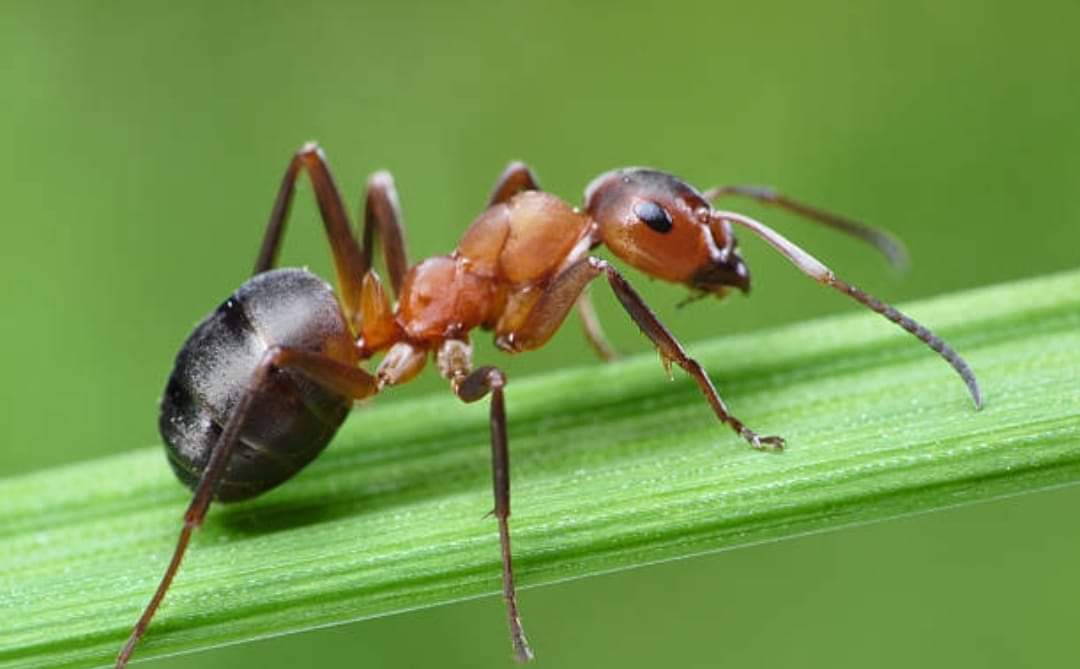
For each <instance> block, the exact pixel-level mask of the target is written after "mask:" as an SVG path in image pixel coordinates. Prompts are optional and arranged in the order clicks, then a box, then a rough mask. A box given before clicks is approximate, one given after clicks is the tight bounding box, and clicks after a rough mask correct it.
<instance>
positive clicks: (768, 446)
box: [742, 428, 786, 453]
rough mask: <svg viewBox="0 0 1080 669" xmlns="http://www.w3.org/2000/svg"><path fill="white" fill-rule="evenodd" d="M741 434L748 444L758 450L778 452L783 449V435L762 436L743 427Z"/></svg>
mask: <svg viewBox="0 0 1080 669" xmlns="http://www.w3.org/2000/svg"><path fill="white" fill-rule="evenodd" d="M742 436H743V437H744V438H745V439H746V440H747V441H749V442H750V445H751V446H753V447H754V448H756V449H757V450H759V451H768V452H770V453H780V452H782V451H783V450H784V444H785V443H786V442H785V441H784V438H783V437H776V436H772V437H762V436H759V435H758V434H757V433H756V432H752V431H750V430H748V429H745V428H744V429H743V432H742Z"/></svg>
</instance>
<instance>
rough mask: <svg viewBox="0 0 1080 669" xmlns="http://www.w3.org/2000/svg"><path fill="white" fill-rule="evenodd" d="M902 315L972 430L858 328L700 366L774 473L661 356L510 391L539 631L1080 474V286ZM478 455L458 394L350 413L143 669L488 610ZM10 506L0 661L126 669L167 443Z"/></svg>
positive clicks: (243, 521) (176, 598) (922, 377)
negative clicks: (762, 550) (965, 377)
mask: <svg viewBox="0 0 1080 669" xmlns="http://www.w3.org/2000/svg"><path fill="white" fill-rule="evenodd" d="M907 310H908V311H909V313H911V315H912V316H914V317H915V318H917V319H919V320H921V321H922V322H924V323H926V324H928V325H930V326H931V327H933V328H934V329H935V330H937V331H938V332H939V333H940V334H941V335H942V336H944V337H945V338H946V339H947V340H948V341H949V342H950V343H952V344H953V345H954V347H955V348H956V349H957V350H958V351H960V352H961V354H963V355H964V356H965V357H966V358H967V359H968V360H969V362H970V363H971V364H972V367H973V368H974V369H975V371H976V373H977V374H978V376H979V379H980V381H981V382H982V384H983V390H984V392H985V395H986V398H987V400H986V408H985V409H984V410H983V411H982V412H975V411H974V410H973V409H972V407H971V401H970V399H969V398H968V396H967V394H966V391H965V390H964V387H963V385H962V384H961V383H960V381H959V380H958V379H957V378H956V377H955V375H954V374H953V373H952V372H951V370H949V368H948V366H947V365H945V364H944V363H943V362H942V361H941V360H940V359H938V358H937V357H936V356H934V355H932V354H930V353H929V352H927V351H926V350H925V348H923V347H922V346H920V345H919V344H918V343H917V342H915V341H914V340H913V339H911V338H910V337H909V336H907V335H905V334H903V333H901V332H899V331H898V330H897V329H896V328H895V327H893V326H891V325H890V324H888V323H886V322H885V321H883V320H882V319H881V318H879V317H877V316H875V315H873V314H865V313H855V314H850V315H844V316H841V317H834V318H827V319H822V320H817V321H813V322H809V323H803V324H798V325H794V326H790V327H785V328H781V329H777V330H771V331H768V332H763V333H756V334H750V335H743V336H737V337H729V338H724V339H718V340H714V341H711V342H705V343H699V344H697V345H695V346H691V347H690V348H691V351H692V353H693V354H694V355H696V356H697V357H698V358H699V359H700V360H701V362H702V363H703V364H704V365H705V366H706V368H707V369H709V370H710V371H711V373H712V376H713V379H714V380H715V381H716V383H717V386H718V387H719V388H720V390H721V393H722V394H723V395H724V396H725V398H726V399H727V401H728V403H729V404H730V405H731V407H732V409H733V410H734V411H735V413H736V414H737V415H739V416H740V417H741V418H743V419H744V420H745V421H746V422H747V423H748V424H749V425H751V426H752V427H754V428H755V429H758V430H759V431H762V432H763V433H766V434H772V433H778V434H782V435H783V436H785V437H787V439H788V450H787V451H786V452H785V453H783V454H780V455H769V454H763V453H758V452H754V451H752V450H750V449H749V448H747V447H746V445H745V444H744V443H743V442H742V441H741V440H739V439H738V438H737V437H736V436H735V435H733V434H732V433H731V432H730V431H729V430H728V429H727V428H725V427H723V426H721V425H720V424H718V423H717V422H716V420H715V418H714V417H713V415H712V414H711V413H710V411H709V409H708V407H707V406H706V404H705V403H704V402H703V401H702V399H701V397H700V395H699V394H698V392H697V390H696V387H695V386H694V385H693V384H692V383H691V382H690V381H689V380H688V379H686V378H685V377H684V376H682V375H681V374H679V373H678V372H676V382H675V383H667V382H666V381H665V380H664V378H663V373H662V371H661V370H660V367H659V364H658V362H657V360H656V358H655V356H652V355H649V356H641V357H637V358H633V359H631V360H628V361H625V362H622V363H619V364H615V365H609V366H601V365H599V364H598V365H595V366H589V367H586V368H580V369H573V370H568V371H560V372H556V373H552V374H547V375H544V376H540V377H535V378H530V379H520V380H518V379H511V382H510V384H509V386H508V389H507V402H508V412H509V416H510V439H511V452H512V458H513V462H512V466H513V477H512V480H513V494H514V497H513V510H514V515H513V518H512V520H511V525H512V529H513V532H514V549H515V553H516V567H517V571H518V579H519V584H520V585H521V586H522V588H523V592H522V593H521V604H522V607H523V612H524V616H525V622H526V624H527V623H528V600H529V593H528V588H529V587H532V586H536V585H541V584H544V583H551V582H554V581H559V580H563V579H570V578H580V577H583V576H587V575H590V574H596V573H600V572H605V571H611V570H617V569H625V568H628V567H633V566H637V565H643V564H647V563H652V562H658V561H663V560H670V559H674V558H678V557H685V556H689V555H695V554H700V553H705V552H710V551H717V550H722V549H726V548H732V547H735V546H741V545H747V544H752V543H757V542H763V541H770V540H774V539H779V538H783V537H790V536H795V535H800V534H805V533H808V532H816V531H821V530H826V529H834V528H838V527H843V526H846V525H852V524H855V523H864V522H869V521H875V520H881V519H885V518H890V517H895V516H900V515H904V514H910V513H916V512H923V511H929V510H932V509H940V508H944V507H949V506H954V505H958V504H964V503H969V502H975V501H979V500H986V499H991V498H995V497H1000V496H1004V495H1011V494H1016V493H1021V492H1029V491H1033V490H1039V489H1043V488H1048V487H1052V486H1060V485H1065V484H1069V483H1074V482H1076V481H1078V480H1080V381H1078V372H1080V272H1072V273H1069V274H1064V275H1057V276H1051V277H1045V278H1039V279H1035V280H1030V281H1025V282H1019V283H1015V284H1011V285H1005V286H998V287H993V288H988V289H982V290H976V291H971V292H967V293H963V294H959V295H954V296H947V297H944V298H939V299H934V300H929V301H924V302H920V303H916V304H912V305H908V306H907ZM481 405H485V406H481ZM488 443H489V442H488V425H487V407H486V403H478V405H470V406H462V405H459V404H458V403H457V402H456V400H454V399H453V398H452V397H451V396H449V393H448V394H447V395H439V396H433V397H429V398H423V399H420V400H416V401H407V402H398V403H394V402H386V403H384V402H379V403H375V404H373V405H372V406H370V407H367V408H364V409H362V410H359V411H357V412H355V415H353V416H352V417H351V418H350V419H349V420H348V421H347V423H346V425H345V426H344V427H343V428H342V430H341V432H340V434H339V436H338V437H337V438H336V440H335V442H334V443H333V444H332V446H331V447H330V448H329V449H328V451H327V452H326V453H325V454H324V455H323V456H322V457H321V458H320V459H319V460H317V461H316V462H315V463H314V464H312V465H311V466H310V467H309V468H308V469H307V470H305V471H304V472H303V473H302V474H301V475H299V476H298V477H297V478H296V479H295V480H293V481H291V482H289V483H288V484H287V485H285V486H283V487H282V488H280V489H279V490H275V491H273V492H272V493H270V494H267V495H265V496H264V497H263V498H260V499H257V500H254V501H251V502H248V503H244V504H239V505H234V506H225V505H216V506H215V507H213V508H212V509H211V512H210V516H209V518H208V521H207V523H206V526H205V527H204V528H203V529H202V530H201V531H200V532H198V533H197V534H196V536H195V539H194V541H193V545H192V548H191V550H190V552H189V554H188V558H187V560H186V561H185V564H184V566H183V568H182V569H181V571H180V575H179V576H178V578H177V579H176V582H175V584H174V586H173V589H172V591H171V592H170V593H169V596H168V597H167V599H166V601H165V604H164V606H163V607H162V609H161V611H160V612H159V614H158V616H157V618H156V619H155V620H154V622H153V624H152V625H151V627H150V631H149V634H148V635H147V637H146V638H145V640H144V642H143V643H142V645H141V646H140V647H139V649H138V651H137V654H136V657H137V658H147V657H152V656H159V655H164V654H170V653H179V652H186V651H192V650H197V649H201V648H208V647H211V646H215V645H220V644H225V643H235V642H240V641H244V640H249V639H254V638H258V637H264V636H269V635H275V634H281V633H286V632H296V631H300V630H304V629H310V628H313V627H317V626H322V625H328V624H336V623H343V622H346V621H351V620H358V619H361V618H367V617H373V616H381V615H386V614H389V613H393V612H397V611H403V610H407V609H413V608H418V607H426V606H433V605H436V604H441V603H446V602H450V601H455V600H460V599H464V598H470V597H477V596H481V595H493V594H494V593H497V592H499V588H500V581H499V550H498V541H497V536H496V527H495V522H494V520H492V519H490V518H485V517H484V514H485V513H486V512H487V511H488V510H489V509H490V508H491V504H492V502H491V492H490V473H489V450H488ZM9 447H10V445H9ZM18 447H27V445H22V446H18ZM0 500H2V502H0V504H2V506H0V667H11V666H16V665H17V666H20V667H45V666H49V667H59V666H94V665H101V664H105V663H108V662H109V661H111V659H112V658H113V657H114V655H115V653H116V652H117V651H118V650H119V648H120V645H121V643H122V642H123V640H124V639H125V638H126V636H127V634H128V632H129V630H130V626H131V625H132V624H133V623H134V621H135V619H136V617H137V616H138V614H139V612H140V611H141V610H142V607H143V606H144V605H145V603H146V601H147V599H148V598H149V597H150V594H151V593H152V591H153V589H154V587H155V585H156V584H157V581H158V579H159V578H160V576H161V572H162V570H163V569H164V567H165V563H166V561H167V559H168V555H169V553H170V552H171V550H172V548H173V544H174V542H175V539H176V535H177V532H178V530H179V519H180V515H181V513H182V512H183V509H184V507H185V505H186V501H187V494H186V492H185V490H184V489H183V488H181V487H180V486H179V485H178V484H177V483H176V481H174V480H173V478H172V474H171V473H170V471H169V468H168V467H167V465H166V464H165V459H164V456H163V453H162V449H161V448H160V447H155V448H149V449H143V450H139V451H135V452H132V453H129V454H125V455H121V456H117V457H112V458H107V459H103V460H98V461H94V462H87V463H81V464H77V465H73V466H69V467H64V468H60V469H55V470H51V471H45V472H41V473H36V474H31V475H28V476H22V477H19V478H14V479H10V480H6V481H3V482H0ZM722 577H723V576H718V578H722ZM487 624H490V625H492V626H501V625H503V624H504V623H503V621H502V620H501V619H495V618H493V619H492V620H490V621H487ZM508 653H509V648H508Z"/></svg>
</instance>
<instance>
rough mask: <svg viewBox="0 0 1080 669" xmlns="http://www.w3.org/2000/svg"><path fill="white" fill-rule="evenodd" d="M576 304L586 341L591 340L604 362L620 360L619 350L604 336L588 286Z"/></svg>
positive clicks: (593, 347) (590, 344)
mask: <svg viewBox="0 0 1080 669" xmlns="http://www.w3.org/2000/svg"><path fill="white" fill-rule="evenodd" d="M575 306H576V307H577V312H578V320H579V321H581V330H582V332H584V333H585V341H587V342H589V346H590V347H591V348H592V350H593V352H594V353H596V355H598V356H600V359H601V360H603V361H604V362H612V361H614V360H618V359H619V354H618V352H617V351H616V350H615V349H614V348H613V347H612V346H611V343H610V342H608V340H607V337H606V336H604V329H603V328H602V327H601V326H600V319H599V318H597V316H596V309H594V308H593V304H592V299H591V298H590V297H589V289H588V287H586V288H585V289H584V290H582V291H581V295H579V296H578V299H577V303H576V305H575Z"/></svg>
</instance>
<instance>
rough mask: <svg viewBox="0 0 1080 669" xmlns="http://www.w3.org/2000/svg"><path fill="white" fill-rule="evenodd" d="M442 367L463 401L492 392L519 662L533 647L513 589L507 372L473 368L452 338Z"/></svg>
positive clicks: (496, 474) (503, 544)
mask: <svg viewBox="0 0 1080 669" xmlns="http://www.w3.org/2000/svg"><path fill="white" fill-rule="evenodd" d="M437 359H438V364H439V370H440V371H441V372H442V374H443V376H445V377H446V378H448V379H449V380H450V386H451V388H453V390H454V394H455V395H457V396H458V398H460V399H461V401H462V402H475V401H477V400H480V399H483V398H484V396H486V395H488V394H489V393H490V394H491V475H492V487H493V489H494V493H495V510H494V511H493V512H492V513H493V514H494V516H495V519H496V520H497V521H498V523H499V546H500V548H501V550H502V572H503V573H502V577H503V599H504V600H506V615H507V618H508V620H509V623H510V642H511V643H512V644H513V647H514V658H515V659H516V660H517V661H518V662H528V661H530V660H532V659H533V652H532V649H531V648H529V642H528V640H527V639H526V638H525V630H524V629H522V627H521V617H520V616H519V615H518V608H517V593H516V591H515V589H514V567H513V564H512V562H511V553H510V525H509V520H510V452H509V449H508V448H507V439H506V407H505V405H504V400H503V387H504V386H505V385H506V376H505V375H504V374H503V373H502V372H501V371H500V370H499V369H498V368H496V367H481V368H479V369H477V370H476V371H472V370H471V367H472V347H471V346H469V344H467V343H465V342H463V341H460V340H454V339H450V340H447V341H446V342H444V343H443V344H442V346H441V347H440V348H439V352H438V354H437Z"/></svg>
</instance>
